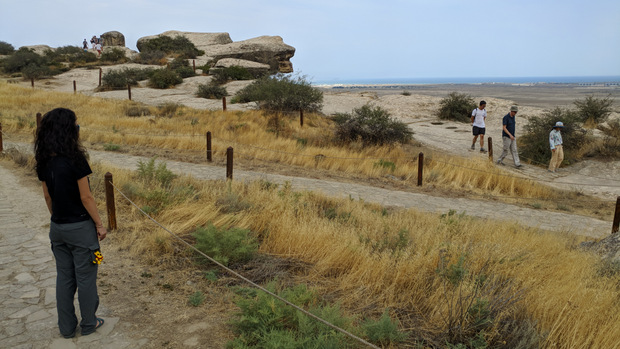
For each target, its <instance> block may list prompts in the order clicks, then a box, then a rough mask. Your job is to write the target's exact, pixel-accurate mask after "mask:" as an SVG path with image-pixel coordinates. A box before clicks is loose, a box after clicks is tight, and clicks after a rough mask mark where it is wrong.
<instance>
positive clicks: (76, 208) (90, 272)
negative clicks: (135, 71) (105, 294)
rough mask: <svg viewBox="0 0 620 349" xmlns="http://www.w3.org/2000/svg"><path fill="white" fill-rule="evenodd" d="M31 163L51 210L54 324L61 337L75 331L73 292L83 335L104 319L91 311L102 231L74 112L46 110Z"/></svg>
mask: <svg viewBox="0 0 620 349" xmlns="http://www.w3.org/2000/svg"><path fill="white" fill-rule="evenodd" d="M34 151H35V160H36V165H35V169H36V172H37V176H38V177H39V180H41V183H42V186H43V197H44V198H45V202H46V204H47V208H48V209H49V211H50V214H51V221H50V233H49V237H50V240H51V244H52V252H53V254H54V258H55V260H56V273H57V275H56V303H57V304H56V307H57V310H58V327H59V329H60V333H61V335H62V336H63V337H65V338H72V337H74V336H75V333H76V330H77V325H78V320H77V317H76V315H75V308H74V306H73V302H74V297H75V292H76V290H77V293H78V302H79V306H80V314H81V316H82V320H81V321H80V323H79V325H80V328H81V332H82V335H88V334H91V333H93V332H95V330H96V329H97V328H99V327H101V326H102V325H103V322H104V321H103V319H100V318H97V316H96V315H95V313H96V311H97V308H98V307H99V296H98V294H97V269H98V264H99V263H101V260H102V259H103V257H102V256H101V252H100V250H99V248H100V247H99V240H103V239H105V237H106V235H107V231H106V229H105V227H104V226H103V223H102V222H101V218H100V217H99V212H98V211H97V204H96V203H95V199H94V197H93V195H92V193H91V191H90V184H89V181H88V175H89V174H91V173H92V170H91V169H90V166H89V165H88V162H87V160H86V152H85V150H84V148H83V147H82V145H81V143H80V141H79V125H78V124H77V123H76V116H75V113H74V112H73V111H71V110H69V109H65V108H57V109H54V110H51V111H49V112H47V113H46V114H45V115H44V116H43V118H42V119H41V125H40V127H39V128H38V130H37V133H36V137H35V145H34Z"/></svg>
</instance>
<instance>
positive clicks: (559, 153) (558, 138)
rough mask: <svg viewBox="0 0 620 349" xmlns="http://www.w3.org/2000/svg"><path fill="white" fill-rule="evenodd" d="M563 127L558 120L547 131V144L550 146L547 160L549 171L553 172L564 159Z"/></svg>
mask: <svg viewBox="0 0 620 349" xmlns="http://www.w3.org/2000/svg"><path fill="white" fill-rule="evenodd" d="M563 128H564V124H563V123H562V121H558V122H556V123H555V126H553V129H552V130H551V132H549V145H550V146H551V161H549V172H555V171H557V170H558V168H559V167H560V164H562V161H563V160H564V149H562V133H561V132H560V130H562V129H563Z"/></svg>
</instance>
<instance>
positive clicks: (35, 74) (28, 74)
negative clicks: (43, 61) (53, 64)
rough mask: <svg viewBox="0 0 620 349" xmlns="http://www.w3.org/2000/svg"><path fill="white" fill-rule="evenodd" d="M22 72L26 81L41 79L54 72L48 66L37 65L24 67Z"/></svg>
mask: <svg viewBox="0 0 620 349" xmlns="http://www.w3.org/2000/svg"><path fill="white" fill-rule="evenodd" d="M21 72H22V76H23V77H24V78H26V79H39V78H42V77H45V76H50V75H52V72H51V70H50V68H49V67H48V66H47V65H36V64H34V63H31V64H28V65H27V66H25V67H23V68H22V70H21Z"/></svg>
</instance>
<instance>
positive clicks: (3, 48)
mask: <svg viewBox="0 0 620 349" xmlns="http://www.w3.org/2000/svg"><path fill="white" fill-rule="evenodd" d="M13 52H15V47H13V45H11V44H9V43H8V42H4V41H0V55H10V54H12V53H13Z"/></svg>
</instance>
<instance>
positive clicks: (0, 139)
mask: <svg viewBox="0 0 620 349" xmlns="http://www.w3.org/2000/svg"><path fill="white" fill-rule="evenodd" d="M3 150H4V146H3V145H2V123H0V152H2V151H3Z"/></svg>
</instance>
